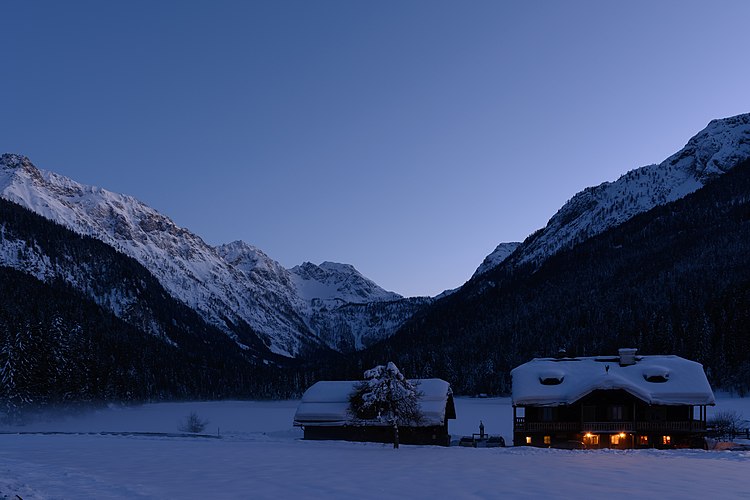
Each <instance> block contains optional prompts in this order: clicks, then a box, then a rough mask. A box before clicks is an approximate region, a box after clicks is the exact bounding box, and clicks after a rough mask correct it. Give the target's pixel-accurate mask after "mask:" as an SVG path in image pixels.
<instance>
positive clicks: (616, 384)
mask: <svg viewBox="0 0 750 500" xmlns="http://www.w3.org/2000/svg"><path fill="white" fill-rule="evenodd" d="M636 353H637V350H636V349H620V350H619V355H618V356H596V357H576V358H573V357H560V358H537V359H533V360H531V361H529V362H528V363H525V364H523V365H521V366H518V367H517V368H515V369H514V370H513V371H512V372H511V376H512V378H513V419H514V427H513V444H514V445H515V446H540V447H559V448H584V447H585V448H620V449H627V448H689V447H690V448H696V447H703V446H704V439H703V438H704V435H705V432H706V406H709V405H711V406H713V405H714V404H715V401H714V394H713V392H712V391H711V386H710V385H709V384H708V380H707V379H706V374H705V373H704V371H703V366H702V365H700V364H699V363H696V362H694V361H689V360H687V359H684V358H681V357H679V356H638V355H637V354H636Z"/></svg>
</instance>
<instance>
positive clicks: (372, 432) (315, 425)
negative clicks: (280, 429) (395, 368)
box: [294, 378, 456, 446]
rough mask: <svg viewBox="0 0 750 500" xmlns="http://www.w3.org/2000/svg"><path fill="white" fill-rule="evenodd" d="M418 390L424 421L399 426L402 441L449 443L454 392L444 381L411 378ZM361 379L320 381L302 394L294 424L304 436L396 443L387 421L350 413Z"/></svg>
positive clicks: (411, 442)
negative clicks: (359, 416) (358, 418)
mask: <svg viewBox="0 0 750 500" xmlns="http://www.w3.org/2000/svg"><path fill="white" fill-rule="evenodd" d="M410 382H411V383H412V384H414V385H415V386H416V387H417V389H418V391H419V393H420V396H419V409H420V412H421V414H422V417H423V418H422V420H421V421H420V422H419V423H416V424H411V425H408V426H404V425H399V441H400V442H401V443H402V444H430V445H439V446H449V445H450V434H448V420H451V419H455V418H456V408H455V405H454V403H453V392H452V391H451V387H450V384H449V383H448V382H446V381H445V380H441V379H437V378H432V379H419V380H410ZM358 383H359V382H358V381H351V380H347V381H321V382H317V383H315V384H314V385H313V386H311V387H310V388H309V389H307V391H305V394H304V395H303V396H302V400H301V401H300V404H299V406H298V407H297V412H296V413H295V415H294V425H295V426H296V427H301V428H302V430H303V431H304V439H322V440H331V439H335V440H344V441H369V442H376V443H390V442H393V427H392V426H391V424H389V423H388V422H372V421H367V422H366V423H364V422H361V421H358V420H357V419H356V418H355V417H354V415H352V414H351V412H350V407H349V398H350V396H351V394H352V393H353V392H354V390H355V386H356V385H357V384H358Z"/></svg>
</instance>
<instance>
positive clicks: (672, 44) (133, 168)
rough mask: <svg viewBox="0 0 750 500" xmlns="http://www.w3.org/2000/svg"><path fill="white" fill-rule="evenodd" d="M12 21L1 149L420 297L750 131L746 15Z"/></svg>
mask: <svg viewBox="0 0 750 500" xmlns="http://www.w3.org/2000/svg"><path fill="white" fill-rule="evenodd" d="M0 19H2V20H3V23H2V24H3V27H2V29H0V64H2V66H1V67H2V73H1V74H0V152H13V153H20V154H24V155H26V156H28V157H29V158H30V159H31V160H32V162H34V164H36V165H37V166H38V167H39V168H42V169H45V170H52V171H55V172H58V173H60V174H63V175H66V176H68V177H71V178H73V179H75V180H77V181H79V182H82V183H85V184H93V185H96V186H100V187H104V188H107V189H109V190H111V191H115V192H120V193H126V194H130V195H133V196H135V197H137V198H139V199H140V200H142V201H144V202H145V203H147V204H149V205H151V206H153V207H154V208H156V209H157V210H159V211H160V212H162V213H164V214H165V215H167V216H169V217H171V218H172V219H173V220H174V221H175V222H176V223H177V224H178V225H180V226H183V227H186V228H188V229H190V230H191V231H192V232H194V233H196V234H198V235H200V236H201V237H202V238H203V239H204V240H205V241H206V242H208V243H209V244H212V245H217V244H221V243H226V242H230V241H234V240H244V241H247V242H248V243H251V244H253V245H255V246H257V247H259V248H261V249H262V250H263V251H265V252H266V253H267V254H268V255H269V256H271V257H272V258H274V259H276V260H277V261H279V262H280V263H281V264H283V265H284V266H286V267H292V266H294V265H297V264H300V263H302V262H304V261H310V262H313V263H316V264H318V263H321V262H323V261H326V260H328V261H335V262H345V263H350V264H353V265H354V266H355V267H357V269H359V270H360V272H362V273H363V274H364V275H365V276H368V277H369V278H371V279H373V280H374V281H375V282H377V283H378V284H379V285H381V286H383V287H384V288H386V289H388V290H393V291H395V292H398V293H401V294H403V295H407V296H412V295H435V294H437V293H440V292H441V291H443V290H444V289H449V288H454V287H457V286H459V285H461V284H462V283H463V282H465V281H466V280H467V279H468V278H469V277H470V276H471V275H472V273H473V272H474V270H475V269H476V267H477V266H478V265H479V264H480V263H481V262H482V260H483V259H484V257H485V256H486V255H487V254H489V253H490V252H491V251H492V250H493V249H494V248H495V246H496V245H497V244H498V243H501V242H506V241H521V240H523V239H524V238H526V237H527V236H528V235H529V234H531V233H532V232H533V231H535V230H537V229H539V228H541V227H543V226H544V225H545V224H546V223H547V221H548V220H549V219H550V217H552V215H553V214H554V213H555V212H556V211H557V210H558V209H559V208H560V207H561V206H562V205H563V204H564V203H565V202H566V201H567V200H568V199H570V198H571V197H572V196H573V195H574V194H575V193H577V192H578V191H580V190H582V189H584V188H585V187H587V186H591V185H596V184H599V183H601V182H604V181H612V180H615V179H617V178H618V177H619V176H620V175H622V174H624V173H625V172H627V171H629V170H632V169H633V168H637V167H640V166H643V165H646V164H651V163H658V162H660V161H662V160H663V159H665V158H666V157H668V156H669V155H671V154H672V153H674V152H676V151H677V150H679V149H680V148H681V147H682V146H683V145H684V144H685V143H686V142H687V140H688V139H689V138H690V137H691V136H692V135H694V134H695V133H697V132H698V131H700V130H701V129H702V128H703V127H705V126H706V124H707V123H708V122H709V121H710V120H711V119H714V118H721V117H726V116H732V115H736V114H740V113H746V112H750V92H748V91H747V88H748V86H747V82H748V81H750V65H748V64H747V60H748V55H747V37H746V34H747V20H748V19H750V2H746V1H744V0H736V1H729V0H716V1H712V2H703V1H700V2H699V1H691V0H664V1H659V2H654V1H641V0H635V1H629V2H601V1H594V0H592V1H582V0H570V1H565V2H562V1H552V0H550V1H538V0H537V1H535V0H528V1H510V0H509V1H482V0H472V1H470V2H466V1H458V0H456V1H443V0H403V1H400V0H399V1H396V0H382V1H371V2H366V1H360V0H335V1H334V0H317V1H316V0H294V1H293V0H268V1H208V0H206V1H188V0H181V1H159V2H152V1H150V0H149V1H142V0H134V1H127V2H125V1H121V2H100V1H79V0H70V1H66V2H59V1H52V0H51V1H36V0H27V1H20V0H19V1H17V0H5V1H3V2H1V3H0Z"/></svg>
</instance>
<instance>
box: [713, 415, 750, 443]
mask: <svg viewBox="0 0 750 500" xmlns="http://www.w3.org/2000/svg"><path fill="white" fill-rule="evenodd" d="M743 422H744V420H743V419H742V415H740V414H739V413H738V412H736V411H734V410H727V411H720V412H718V413H716V414H715V415H714V416H713V418H712V419H711V420H709V421H708V426H709V427H710V428H713V432H714V433H715V434H716V437H717V438H718V439H731V438H732V437H734V435H735V434H737V433H738V432H739V430H740V426H741V425H742V423H743Z"/></svg>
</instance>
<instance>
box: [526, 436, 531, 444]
mask: <svg viewBox="0 0 750 500" xmlns="http://www.w3.org/2000/svg"><path fill="white" fill-rule="evenodd" d="M526 444H531V436H526Z"/></svg>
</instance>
